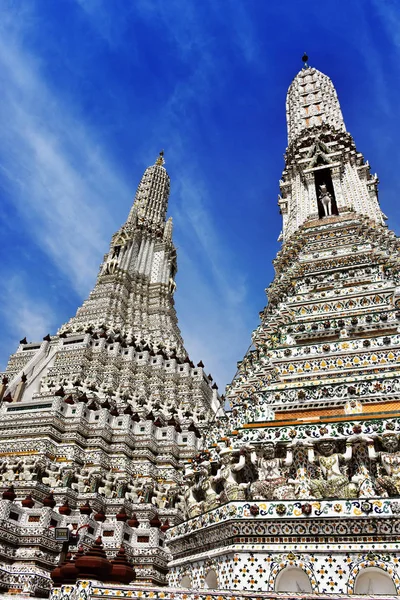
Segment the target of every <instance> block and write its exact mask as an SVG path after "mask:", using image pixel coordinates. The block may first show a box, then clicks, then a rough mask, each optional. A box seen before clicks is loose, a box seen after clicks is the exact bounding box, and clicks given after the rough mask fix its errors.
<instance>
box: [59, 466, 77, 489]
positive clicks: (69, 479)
mask: <svg viewBox="0 0 400 600" xmlns="http://www.w3.org/2000/svg"><path fill="white" fill-rule="evenodd" d="M75 480H76V476H75V471H74V470H73V469H71V467H67V468H66V469H63V471H62V483H61V486H62V487H68V488H70V487H71V485H72V483H73V482H74V481H75Z"/></svg>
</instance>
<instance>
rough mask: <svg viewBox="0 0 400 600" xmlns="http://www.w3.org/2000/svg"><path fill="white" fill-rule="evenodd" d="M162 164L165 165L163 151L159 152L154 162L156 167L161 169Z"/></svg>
mask: <svg viewBox="0 0 400 600" xmlns="http://www.w3.org/2000/svg"><path fill="white" fill-rule="evenodd" d="M164 164H165V160H164V150H161V152H160V154H159V156H158V157H157V160H156V165H159V166H161V167H162V166H163V165H164Z"/></svg>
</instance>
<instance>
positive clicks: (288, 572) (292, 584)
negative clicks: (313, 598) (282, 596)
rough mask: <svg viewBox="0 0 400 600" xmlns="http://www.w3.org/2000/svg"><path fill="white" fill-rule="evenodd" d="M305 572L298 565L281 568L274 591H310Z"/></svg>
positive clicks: (309, 583)
mask: <svg viewBox="0 0 400 600" xmlns="http://www.w3.org/2000/svg"><path fill="white" fill-rule="evenodd" d="M312 591H313V589H312V587H311V581H310V580H309V578H308V575H307V573H305V572H304V571H303V569H299V568H298V567H287V568H286V569H283V570H282V571H281V572H280V573H279V575H278V577H277V578H276V582H275V592H310V593H311V592H312Z"/></svg>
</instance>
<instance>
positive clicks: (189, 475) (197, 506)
mask: <svg viewBox="0 0 400 600" xmlns="http://www.w3.org/2000/svg"><path fill="white" fill-rule="evenodd" d="M183 485H184V488H185V491H184V494H183V497H184V503H185V508H186V512H187V514H188V516H189V517H195V516H196V515H199V514H200V513H201V512H202V504H203V503H202V502H199V501H198V498H196V496H195V491H196V490H197V491H198V489H199V488H198V486H197V484H196V473H195V471H192V470H191V469H190V470H188V471H186V473H185V475H184V476H183Z"/></svg>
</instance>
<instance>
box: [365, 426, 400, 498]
mask: <svg viewBox="0 0 400 600" xmlns="http://www.w3.org/2000/svg"><path fill="white" fill-rule="evenodd" d="M381 443H382V447H383V449H384V450H383V452H376V451H375V447H374V442H373V440H372V441H370V442H369V444H368V454H369V457H370V459H371V460H377V461H379V462H380V469H379V471H380V472H379V475H378V477H377V479H376V488H377V491H378V493H379V494H381V495H382V496H386V497H387V496H399V495H400V449H399V438H398V436H397V435H396V434H395V433H387V434H384V435H383V436H382V438H381ZM382 473H383V474H382ZM384 473H386V474H384Z"/></svg>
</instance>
